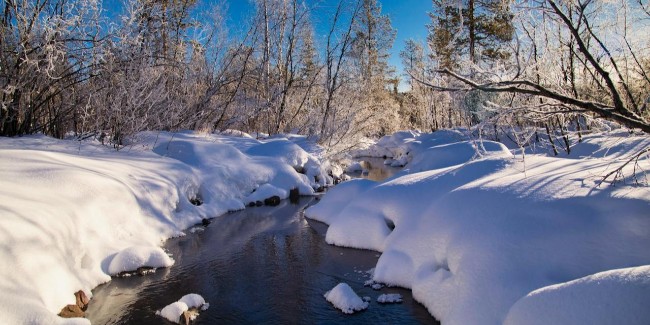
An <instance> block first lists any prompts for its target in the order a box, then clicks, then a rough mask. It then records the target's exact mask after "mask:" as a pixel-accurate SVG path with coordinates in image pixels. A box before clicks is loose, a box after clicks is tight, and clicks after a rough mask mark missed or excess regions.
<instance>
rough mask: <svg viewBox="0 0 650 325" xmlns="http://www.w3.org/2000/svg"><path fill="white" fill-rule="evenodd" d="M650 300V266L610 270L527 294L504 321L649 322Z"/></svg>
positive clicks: (526, 323)
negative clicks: (649, 305) (649, 306)
mask: <svg viewBox="0 0 650 325" xmlns="http://www.w3.org/2000/svg"><path fill="white" fill-rule="evenodd" d="M648 302H650V266H640V267H633V268H626V269H618V270H611V271H606V272H601V273H596V274H594V275H589V276H586V277H584V278H580V279H577V280H573V281H569V282H565V283H560V284H556V285H552V286H548V287H544V288H541V289H537V290H535V291H533V292H531V293H529V294H527V295H526V296H525V297H523V298H521V299H520V300H519V301H517V303H515V305H514V306H513V307H512V308H511V309H510V312H509V313H508V316H507V318H506V321H505V324H506V325H515V324H517V325H533V324H557V325H563V324H566V325H569V324H593V325H598V324H603V325H605V324H628V325H642V324H650V308H648Z"/></svg>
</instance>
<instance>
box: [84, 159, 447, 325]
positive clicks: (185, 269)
mask: <svg viewBox="0 0 650 325" xmlns="http://www.w3.org/2000/svg"><path fill="white" fill-rule="evenodd" d="M382 166H383V165H382ZM315 203H317V198H315V197H303V198H301V199H300V201H299V202H298V203H297V204H291V203H289V201H288V200H283V201H282V202H281V204H280V205H279V206H276V207H267V206H263V207H254V208H247V209H245V210H242V211H238V212H233V213H229V214H226V215H223V216H220V217H217V218H215V219H212V223H211V224H210V225H209V226H207V227H202V226H197V227H194V228H191V229H188V230H187V231H186V234H187V235H186V236H183V237H179V238H172V239H169V240H168V241H167V242H166V243H165V245H164V248H165V249H166V250H167V251H168V252H169V253H171V254H172V256H173V258H174V259H175V261H176V263H175V264H174V265H173V266H172V267H171V268H165V269H159V270H157V271H156V272H155V273H154V274H150V275H146V276H131V277H126V278H114V279H113V280H112V281H110V282H108V283H107V284H104V285H100V286H99V287H97V288H95V289H94V290H93V299H92V300H91V303H90V305H89V307H88V310H87V312H86V317H87V318H88V319H89V320H90V321H91V322H92V323H93V324H95V325H101V324H171V323H169V322H167V321H166V320H165V319H163V318H162V317H160V316H156V315H155V312H156V310H160V309H162V308H163V307H164V306H166V305H168V304H170V303H172V302H174V301H177V300H178V299H180V298H181V297H182V296H183V295H185V294H188V293H198V294H200V295H201V296H203V297H204V298H205V300H206V301H207V302H208V303H210V308H209V309H208V310H206V311H202V312H201V314H200V315H199V316H198V318H197V319H196V321H195V322H194V323H193V324H333V323H344V322H345V323H357V324H374V323H384V324H437V321H436V320H435V319H434V318H433V317H431V315H430V314H429V313H428V312H427V310H426V309H425V308H424V306H422V305H421V304H419V303H418V302H416V301H414V300H413V298H412V296H411V291H410V290H406V289H401V288H382V289H381V290H373V289H371V288H370V287H366V286H364V282H365V281H366V280H368V279H370V277H371V275H370V273H368V272H367V271H368V270H370V269H372V268H373V267H374V266H375V264H376V263H377V259H378V258H379V253H377V252H374V251H369V250H358V249H351V248H344V247H336V246H332V245H328V244H327V243H326V242H325V232H326V231H327V225H325V224H323V223H320V222H317V221H313V220H309V219H306V218H305V217H304V216H303V211H304V209H306V208H307V207H308V206H310V205H313V204H315ZM339 282H346V283H348V284H349V285H350V286H351V287H352V288H353V289H354V290H355V291H356V293H357V294H358V295H359V296H361V297H364V296H368V297H370V298H371V299H372V301H371V302H370V307H369V308H368V309H367V310H366V311H363V312H358V313H355V314H353V315H346V314H343V313H342V312H341V311H340V310H338V309H336V308H334V307H333V306H332V305H331V304H330V303H329V302H327V301H326V300H325V298H324V297H323V294H324V293H325V292H326V291H328V290H330V289H332V288H333V287H334V286H336V285H337V284H338V283H339ZM382 293H399V294H401V295H402V296H403V302H402V303H400V304H386V305H382V304H379V303H377V301H376V300H377V297H378V296H379V295H380V294H382Z"/></svg>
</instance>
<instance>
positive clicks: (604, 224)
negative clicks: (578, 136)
mask: <svg viewBox="0 0 650 325" xmlns="http://www.w3.org/2000/svg"><path fill="white" fill-rule="evenodd" d="M399 138H401V139H402V144H401V145H400V144H399V143H396V142H391V143H390V145H391V146H392V147H391V148H392V149H391V151H392V152H394V153H401V155H402V156H404V155H406V156H407V157H409V159H408V160H409V163H408V164H407V165H406V166H405V170H404V171H402V172H400V173H399V174H398V175H396V176H394V177H392V178H391V179H389V180H388V181H385V182H379V183H375V182H371V181H365V180H363V181H361V180H358V181H350V182H347V183H344V184H342V185H340V186H337V187H335V188H334V189H331V190H330V191H328V193H327V194H326V195H325V196H324V198H323V199H322V200H321V201H320V203H318V204H317V205H315V206H313V207H311V208H309V209H308V210H307V211H306V216H307V217H309V218H313V219H316V220H320V221H323V222H325V223H328V224H329V229H328V231H327V234H326V240H327V242H328V243H332V244H336V245H340V246H350V247H357V248H367V249H374V250H377V251H379V252H382V254H381V257H380V258H379V261H378V263H377V266H376V270H375V272H374V276H373V280H375V281H377V282H380V283H386V284H388V285H393V286H401V287H405V288H411V289H412V290H413V295H414V298H415V299H416V300H418V301H420V302H421V303H423V304H424V305H425V306H426V307H427V309H428V310H429V311H430V312H431V314H432V315H433V316H435V317H436V318H437V319H439V320H441V321H442V323H443V324H501V323H503V322H504V320H506V316H507V315H508V312H509V310H510V308H511V307H512V306H513V305H515V303H517V301H519V299H521V298H522V297H524V296H526V295H528V294H529V293H530V292H532V291H534V290H536V289H540V288H543V287H547V286H550V285H554V284H559V283H565V282H567V281H572V280H575V279H578V278H581V277H585V276H588V275H590V274H594V273H597V272H603V271H607V270H612V269H619V268H626V267H632V266H639V265H647V264H650V250H648V249H647V248H648V247H650V214H648V211H650V188H649V187H648V186H647V185H646V186H636V185H634V178H633V177H631V176H632V171H633V169H634V168H636V171H637V179H638V180H639V181H640V182H647V179H646V178H645V177H647V174H646V171H648V170H650V161H649V159H648V157H647V155H646V156H644V157H642V158H641V159H640V160H639V161H638V164H637V165H636V166H632V165H631V164H630V165H628V166H627V167H626V168H625V169H624V170H623V175H624V176H625V177H626V178H625V182H618V183H616V185H615V186H608V184H607V183H605V184H603V185H601V186H597V184H598V183H599V182H600V180H601V179H602V176H603V175H605V174H607V173H608V172H610V171H612V170H613V168H615V167H618V166H620V165H621V164H622V163H623V162H624V161H625V159H626V157H629V156H630V155H632V154H633V153H635V152H636V150H637V149H639V148H643V147H644V146H648V145H649V144H650V139H649V138H648V137H647V136H635V135H630V134H600V135H591V136H589V137H585V141H584V142H583V143H579V144H576V145H575V147H574V148H573V150H574V152H575V153H580V156H577V157H574V156H569V157H565V156H562V157H548V156H546V155H540V154H532V153H528V154H527V155H526V157H525V160H522V159H521V155H517V156H513V154H511V153H510V152H509V151H508V150H506V148H505V147H504V146H503V145H501V144H498V143H494V142H489V141H483V142H482V143H481V142H480V141H463V139H462V137H461V134H460V133H458V132H455V131H444V132H440V133H438V132H434V133H431V134H419V135H418V134H414V135H413V137H412V138H409V137H407V136H404V134H402V135H400V137H399ZM459 140H460V141H459ZM387 142H388V141H387ZM384 148H386V147H384ZM607 149H609V150H607ZM604 152H608V154H607V155H606V156H602V155H603V154H604ZM586 153H589V154H588V155H587V156H585V155H586ZM646 184H647V183H646ZM388 224H394V226H395V228H394V230H392V231H391V230H390V228H389V227H388ZM611 283H612V284H611V285H612V287H614V286H616V287H618V286H624V287H627V286H628V284H626V282H624V281H619V282H616V281H612V282H611ZM620 290H621V291H624V292H625V291H626V290H632V291H633V290H635V289H631V288H629V287H627V288H623V289H620ZM566 292H567V293H566V296H564V298H566V299H565V302H564V304H565V306H566V308H567V309H570V308H571V306H576V308H578V307H580V306H582V307H584V310H585V311H588V310H589V307H588V306H587V305H580V303H579V302H575V301H577V300H579V299H580V298H579V297H578V298H574V297H572V296H571V293H570V292H569V291H568V290H567V291H566ZM563 294H564V293H563ZM616 297H619V296H616ZM620 299H621V301H614V299H612V298H607V296H605V295H603V296H602V300H603V301H607V302H608V303H609V304H610V305H611V306H617V305H619V304H625V305H634V304H635V303H636V302H633V301H632V300H634V299H636V300H640V301H641V302H639V303H642V304H644V305H645V306H648V305H650V299H648V296H647V295H645V296H644V295H633V294H622V295H620ZM528 300H529V299H524V300H522V301H523V302H521V304H524V305H525V306H524V307H521V308H522V309H521V310H522V312H517V314H516V317H517V318H512V319H513V320H514V321H513V324H514V323H517V324H519V323H523V324H525V323H526V322H525V321H526V320H530V317H529V316H528V315H533V314H535V315H536V316H535V317H539V314H542V315H545V316H544V317H542V318H541V319H548V315H546V313H551V311H550V309H544V308H542V307H535V308H533V307H530V308H529V307H527V306H528V303H526V301H528ZM531 301H533V300H532V299H531ZM571 302H573V303H571ZM530 304H531V305H533V304H535V303H534V302H530ZM582 307H580V308H582ZM519 308H520V307H517V309H514V310H513V312H515V311H516V310H518V309H519ZM594 309H596V308H595V307H594ZM528 310H535V311H539V314H536V312H535V313H533V312H528ZM625 310H627V309H621V311H619V310H617V309H616V308H602V309H601V310H599V311H598V312H600V313H606V314H607V315H609V316H608V317H606V318H605V319H614V318H616V317H621V319H630V317H634V318H639V319H642V320H644V319H646V318H645V317H646V314H645V313H647V312H645V313H644V312H643V311H638V310H635V311H634V315H631V316H626V317H623V315H621V313H623V312H625ZM511 316H512V317H515V316H513V315H512V314H511ZM531 317H532V316H531ZM558 317H559V318H558V319H559V320H562V318H561V317H562V316H561V315H560V316H558ZM576 317H578V318H579V320H582V319H583V318H580V317H581V316H579V315H578V316H576ZM584 319H585V320H587V319H591V318H584ZM570 320H571V321H573V320H576V319H570ZM551 323H553V322H551ZM576 323H590V322H589V321H585V322H582V321H576Z"/></svg>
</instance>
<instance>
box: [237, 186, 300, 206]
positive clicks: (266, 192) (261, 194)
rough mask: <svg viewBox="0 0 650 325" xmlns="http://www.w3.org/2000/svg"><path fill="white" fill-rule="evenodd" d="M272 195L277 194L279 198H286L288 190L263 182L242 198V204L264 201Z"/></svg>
mask: <svg viewBox="0 0 650 325" xmlns="http://www.w3.org/2000/svg"><path fill="white" fill-rule="evenodd" d="M272 196H278V197H280V199H286V198H288V197H289V192H288V191H287V190H283V189H281V188H278V187H275V186H273V185H271V184H264V185H262V186H260V187H258V188H257V189H256V190H255V192H253V193H251V194H250V195H249V196H247V197H246V198H245V199H244V204H249V203H251V202H256V201H264V199H268V198H270V197H272Z"/></svg>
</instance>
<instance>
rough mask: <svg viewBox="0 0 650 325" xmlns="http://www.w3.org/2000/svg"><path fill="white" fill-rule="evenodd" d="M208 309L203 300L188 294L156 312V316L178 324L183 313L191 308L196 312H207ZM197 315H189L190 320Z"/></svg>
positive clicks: (199, 296) (193, 294)
mask: <svg viewBox="0 0 650 325" xmlns="http://www.w3.org/2000/svg"><path fill="white" fill-rule="evenodd" d="M209 307H210V304H208V303H207V302H205V299H203V297H201V295H199V294H196V293H190V294H186V295H184V296H183V297H181V299H179V300H178V301H176V302H173V303H171V304H169V305H167V306H165V307H164V308H163V309H161V310H159V311H156V315H158V316H161V317H164V318H165V319H167V320H168V321H170V322H174V323H176V324H180V323H181V321H180V319H181V316H182V315H183V312H185V311H188V310H190V309H192V308H194V309H197V310H207V309H208V308H209ZM198 315H199V314H198V313H192V314H191V315H190V320H194V319H196V316H198Z"/></svg>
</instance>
